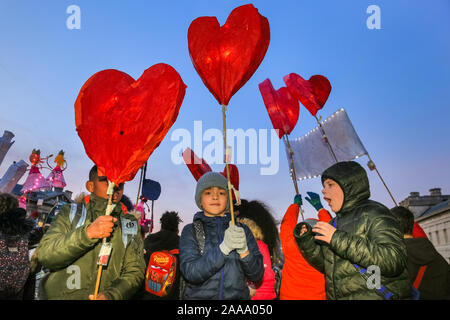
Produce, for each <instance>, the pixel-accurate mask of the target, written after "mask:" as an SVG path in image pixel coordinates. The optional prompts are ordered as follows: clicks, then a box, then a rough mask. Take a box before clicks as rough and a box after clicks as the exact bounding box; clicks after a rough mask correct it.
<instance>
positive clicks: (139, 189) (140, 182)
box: [135, 164, 145, 206]
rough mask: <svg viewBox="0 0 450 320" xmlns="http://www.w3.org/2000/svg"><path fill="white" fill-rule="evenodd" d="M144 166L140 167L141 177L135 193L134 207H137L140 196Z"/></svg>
mask: <svg viewBox="0 0 450 320" xmlns="http://www.w3.org/2000/svg"><path fill="white" fill-rule="evenodd" d="M144 166H145V164H144V165H143V166H142V167H141V177H140V179H139V187H138V192H137V196H136V205H135V206H137V205H138V202H139V195H140V194H141V186H142V176H143V175H144Z"/></svg>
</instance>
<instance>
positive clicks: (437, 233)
mask: <svg viewBox="0 0 450 320" xmlns="http://www.w3.org/2000/svg"><path fill="white" fill-rule="evenodd" d="M436 244H438V245H439V244H441V241H440V240H439V230H438V231H436Z"/></svg>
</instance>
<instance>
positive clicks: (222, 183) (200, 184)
mask: <svg viewBox="0 0 450 320" xmlns="http://www.w3.org/2000/svg"><path fill="white" fill-rule="evenodd" d="M211 187H218V188H221V189H224V190H227V191H228V181H227V179H226V178H225V177H224V176H223V175H221V174H220V173H218V172H207V173H205V174H204V175H203V176H202V177H201V178H200V179H198V181H197V187H196V188H195V203H197V206H198V207H199V208H200V209H201V210H203V208H202V203H201V196H202V193H203V191H205V190H206V189H209V188H211ZM227 203H228V202H227ZM227 207H228V204H227Z"/></svg>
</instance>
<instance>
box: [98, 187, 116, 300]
mask: <svg viewBox="0 0 450 320" xmlns="http://www.w3.org/2000/svg"><path fill="white" fill-rule="evenodd" d="M110 184H111V182H110ZM110 189H112V192H110V193H109V191H110ZM108 193H109V194H108V205H107V207H106V214H105V215H107V216H109V215H110V214H111V212H110V211H111V210H108V209H109V208H110V207H111V205H112V196H113V193H114V183H112V188H110V187H109V186H108ZM105 242H106V238H103V240H102V244H104V243H105ZM102 268H103V266H102V265H99V266H98V273H97V281H96V283H95V290H94V300H97V295H98V289H99V288H100V278H101V277H102Z"/></svg>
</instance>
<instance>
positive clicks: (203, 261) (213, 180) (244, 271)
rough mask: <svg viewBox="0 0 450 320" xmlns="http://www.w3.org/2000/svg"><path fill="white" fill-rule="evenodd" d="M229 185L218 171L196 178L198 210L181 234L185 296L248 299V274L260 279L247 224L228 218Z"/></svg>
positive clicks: (255, 248)
mask: <svg viewBox="0 0 450 320" xmlns="http://www.w3.org/2000/svg"><path fill="white" fill-rule="evenodd" d="M227 190H228V185H227V179H226V178H225V177H224V176H222V175H221V174H220V173H217V172H207V173H205V174H204V175H203V176H202V177H201V178H200V179H199V180H198V182H197V187H196V191H195V202H196V204H197V206H198V207H199V208H200V209H201V210H202V211H200V212H197V213H196V214H195V216H194V222H193V223H191V224H188V225H187V226H185V227H184V229H183V231H182V233H181V238H180V269H181V273H182V275H183V277H184V279H185V280H186V283H187V284H186V291H185V294H184V296H183V297H182V298H183V299H187V300H189V299H202V300H206V299H208V300H222V299H223V300H230V299H233V300H243V299H250V293H249V289H248V286H247V279H248V280H250V281H252V282H255V283H256V282H259V281H260V280H262V278H263V275H264V266H263V256H262V255H261V253H260V252H259V249H258V245H257V243H256V240H255V239H254V237H253V235H252V233H251V231H250V229H249V228H248V227H247V226H245V225H241V224H236V225H232V223H231V217H230V214H229V213H228V203H229V201H228V196H227V194H228V193H227ZM199 228H200V229H201V230H202V231H200V233H202V234H203V240H202V239H198V234H197V233H199V231H198V230H199ZM200 242H203V243H202V244H201V243H200Z"/></svg>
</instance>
